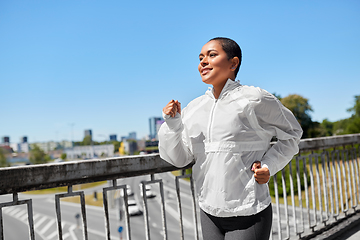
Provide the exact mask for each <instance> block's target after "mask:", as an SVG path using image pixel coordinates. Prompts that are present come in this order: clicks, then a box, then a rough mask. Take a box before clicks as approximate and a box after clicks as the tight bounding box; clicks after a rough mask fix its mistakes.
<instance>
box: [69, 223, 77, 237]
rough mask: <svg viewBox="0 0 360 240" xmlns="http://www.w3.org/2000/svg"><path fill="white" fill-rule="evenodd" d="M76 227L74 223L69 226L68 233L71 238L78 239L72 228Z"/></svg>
mask: <svg viewBox="0 0 360 240" xmlns="http://www.w3.org/2000/svg"><path fill="white" fill-rule="evenodd" d="M75 229H76V225H72V226H71V227H70V228H69V233H70V235H71V237H72V240H78V239H77V237H76V235H75V233H74V230H75Z"/></svg>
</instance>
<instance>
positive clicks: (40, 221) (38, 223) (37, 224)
mask: <svg viewBox="0 0 360 240" xmlns="http://www.w3.org/2000/svg"><path fill="white" fill-rule="evenodd" d="M46 219H47V217H45V216H44V217H42V218H41V219H40V220H39V221H37V222H35V225H34V228H35V229H37V228H38V227H39V226H40V225H41V224H42V223H43V222H44V221H45V220H46Z"/></svg>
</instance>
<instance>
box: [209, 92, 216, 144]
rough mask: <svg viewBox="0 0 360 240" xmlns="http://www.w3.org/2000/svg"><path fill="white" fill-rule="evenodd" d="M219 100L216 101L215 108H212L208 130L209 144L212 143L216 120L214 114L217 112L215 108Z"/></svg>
mask: <svg viewBox="0 0 360 240" xmlns="http://www.w3.org/2000/svg"><path fill="white" fill-rule="evenodd" d="M217 101H218V99H215V102H214V104H213V107H212V108H211V112H210V121H209V128H208V134H209V140H208V142H209V143H210V142H212V137H211V128H212V125H213V120H214V112H215V107H216V103H217Z"/></svg>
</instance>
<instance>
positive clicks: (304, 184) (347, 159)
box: [0, 134, 360, 240]
mask: <svg viewBox="0 0 360 240" xmlns="http://www.w3.org/2000/svg"><path fill="white" fill-rule="evenodd" d="M359 143H360V134H352V135H344V136H335V137H325V138H314V139H304V140H302V141H301V143H300V145H299V147H300V153H299V155H297V156H296V157H294V159H293V160H292V161H291V162H290V163H289V164H288V166H286V167H285V168H284V169H283V170H282V171H281V172H279V173H278V174H276V175H275V176H274V177H273V178H272V180H271V182H270V183H269V184H270V188H273V190H274V204H273V209H274V221H273V235H272V238H273V239H275V238H278V239H300V238H312V237H313V236H315V235H317V234H319V233H321V232H322V231H324V230H326V229H328V228H330V227H331V226H333V225H335V224H336V223H337V222H339V221H341V220H342V219H344V218H347V217H348V216H350V215H352V214H356V213H357V212H358V210H359V206H358V204H359V202H360V180H359V166H360V164H359V158H358V156H359V147H358V146H357V148H356V144H359ZM189 167H191V165H189V166H187V167H185V168H183V169H187V168H189ZM174 170H180V169H179V168H176V167H174V166H172V165H170V164H168V163H167V162H165V161H163V160H162V159H161V158H160V156H159V155H158V154H149V155H141V156H128V157H117V158H108V159H101V160H82V161H76V162H63V163H50V164H39V165H28V166H18V167H9V168H0V195H4V194H12V195H13V199H12V201H10V202H4V203H0V240H2V239H4V234H3V232H4V229H3V216H2V209H3V208H4V207H9V206H16V205H23V204H26V205H27V214H28V217H27V219H28V226H29V236H30V239H31V240H33V239H35V233H34V219H33V210H32V199H25V200H19V197H18V193H21V192H24V191H29V190H39V189H47V188H53V187H59V186H67V187H68V192H67V193H62V194H55V205H56V215H57V220H58V239H63V236H62V235H63V234H62V227H61V226H62V220H61V211H60V206H61V202H60V198H63V197H68V196H75V195H76V196H80V199H81V209H82V214H81V215H82V225H83V228H82V229H83V239H88V234H87V219H86V211H85V209H86V205H85V199H84V192H83V191H76V192H74V191H73V187H72V186H73V185H77V184H81V183H90V182H97V181H103V180H110V182H111V183H112V186H110V187H108V188H104V189H103V199H104V215H105V218H104V222H105V226H106V231H105V233H104V238H106V239H110V238H111V237H110V236H111V234H110V228H109V208H108V198H107V194H106V193H107V191H110V190H115V189H118V190H121V191H122V192H123V198H124V201H123V202H124V209H125V222H126V235H127V236H126V239H129V240H130V239H131V226H130V225H131V224H130V220H129V212H128V205H127V197H128V196H127V193H126V185H120V186H118V185H117V181H116V179H121V178H127V177H134V176H142V175H150V176H151V180H150V181H146V182H142V184H141V186H142V191H143V194H142V196H143V205H144V222H145V226H144V228H145V236H146V239H150V225H149V219H148V214H147V209H148V206H147V197H146V194H145V191H146V190H145V188H146V185H147V184H154V183H155V184H158V185H159V188H160V195H161V215H162V219H163V232H164V234H163V236H164V239H168V234H167V224H166V215H165V199H164V190H163V182H162V180H161V179H155V178H154V174H157V173H162V172H169V171H174ZM279 175H280V177H279ZM183 177H189V178H190V180H191V181H190V183H191V189H192V200H193V208H194V209H195V208H196V204H195V195H194V188H193V185H192V184H193V182H192V178H191V176H179V177H176V178H175V180H176V181H177V184H176V191H177V199H178V206H179V210H178V213H179V223H180V233H181V236H180V238H181V239H184V228H183V223H182V222H183V219H182V205H181V197H180V187H179V184H178V181H179V179H180V178H183ZM272 186H273V187H272ZM280 192H282V193H280ZM193 212H194V215H193V220H194V231H195V232H194V233H195V234H194V238H195V239H199V238H201V236H199V233H198V229H199V227H198V222H197V218H198V217H197V215H196V212H197V211H196V210H194V211H193Z"/></svg>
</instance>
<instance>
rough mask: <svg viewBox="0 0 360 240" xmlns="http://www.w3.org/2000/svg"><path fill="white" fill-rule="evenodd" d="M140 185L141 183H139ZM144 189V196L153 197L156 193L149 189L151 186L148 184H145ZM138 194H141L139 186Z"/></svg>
mask: <svg viewBox="0 0 360 240" xmlns="http://www.w3.org/2000/svg"><path fill="white" fill-rule="evenodd" d="M140 185H141V183H140ZM145 189H146V197H147V198H154V197H156V194H155V193H154V192H153V191H151V186H150V185H145ZM140 195H141V196H143V192H142V191H141V187H140Z"/></svg>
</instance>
